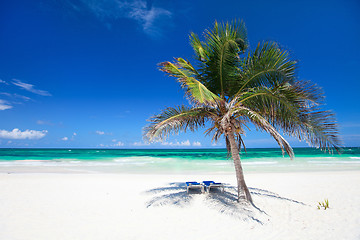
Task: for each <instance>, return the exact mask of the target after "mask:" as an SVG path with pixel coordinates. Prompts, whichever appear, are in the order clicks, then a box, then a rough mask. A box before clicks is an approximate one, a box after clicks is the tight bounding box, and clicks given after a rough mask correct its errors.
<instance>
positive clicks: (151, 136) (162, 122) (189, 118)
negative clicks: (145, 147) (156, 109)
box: [144, 106, 212, 141]
mask: <svg viewBox="0 0 360 240" xmlns="http://www.w3.org/2000/svg"><path fill="white" fill-rule="evenodd" d="M211 113H212V110H211V109H208V108H204V107H196V108H191V107H186V106H178V107H176V108H172V107H169V108H166V109H165V110H163V111H162V112H161V113H160V114H158V115H156V116H153V117H152V118H150V119H149V122H150V124H149V125H148V126H147V127H146V128H145V129H144V132H145V136H146V139H147V140H149V141H156V140H165V139H166V138H167V136H168V135H169V134H170V133H173V134H178V133H179V132H180V131H184V132H186V131H187V130H190V131H195V130H196V129H198V128H199V127H202V126H204V125H205V122H206V120H207V119H209V118H211Z"/></svg>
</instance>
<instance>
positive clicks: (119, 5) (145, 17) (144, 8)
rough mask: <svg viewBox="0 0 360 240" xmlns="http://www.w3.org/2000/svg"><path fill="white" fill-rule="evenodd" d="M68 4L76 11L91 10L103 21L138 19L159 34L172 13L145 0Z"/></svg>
mask: <svg viewBox="0 0 360 240" xmlns="http://www.w3.org/2000/svg"><path fill="white" fill-rule="evenodd" d="M68 4H70V6H71V7H72V9H74V10H76V11H84V10H85V11H89V12H91V13H92V14H94V15H95V16H96V17H97V18H99V19H100V20H101V21H104V22H106V24H109V23H108V20H117V19H120V18H129V19H132V20H134V21H136V22H137V23H138V24H139V25H140V26H141V27H142V29H143V31H144V32H145V33H147V34H149V35H157V34H159V33H160V31H161V27H162V26H163V25H164V24H168V23H169V19H171V17H172V13H171V12H170V11H169V10H166V9H164V8H161V7H157V6H154V5H153V3H152V1H148V2H147V1H145V0H125V1H124V0H93V1H89V0H80V2H79V1H73V0H69V1H68Z"/></svg>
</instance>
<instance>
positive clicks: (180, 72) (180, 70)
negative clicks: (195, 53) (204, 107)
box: [159, 58, 221, 105]
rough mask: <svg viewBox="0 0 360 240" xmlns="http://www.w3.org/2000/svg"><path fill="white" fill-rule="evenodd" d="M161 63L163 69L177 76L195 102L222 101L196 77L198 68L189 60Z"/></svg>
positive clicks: (211, 103)
mask: <svg viewBox="0 0 360 240" xmlns="http://www.w3.org/2000/svg"><path fill="white" fill-rule="evenodd" d="M159 65H160V70H161V71H163V72H166V73H167V74H169V75H170V76H172V77H175V78H176V79H177V80H178V82H180V83H181V87H182V88H183V89H185V93H186V95H187V96H188V98H189V99H190V101H192V102H193V103H195V104H210V105H215V104H216V101H221V99H220V98H219V97H218V96H217V95H216V94H214V93H213V92H211V91H210V90H209V89H207V88H206V87H205V86H204V85H203V84H202V83H201V82H199V81H198V80H196V79H195V78H194V75H196V70H195V69H194V68H193V67H192V65H191V64H190V63H189V62H186V61H185V60H183V59H181V58H178V59H176V62H175V63H171V62H163V63H160V64H159Z"/></svg>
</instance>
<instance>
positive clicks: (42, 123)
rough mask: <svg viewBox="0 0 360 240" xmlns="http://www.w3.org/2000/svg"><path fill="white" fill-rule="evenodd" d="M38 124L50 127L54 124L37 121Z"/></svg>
mask: <svg viewBox="0 0 360 240" xmlns="http://www.w3.org/2000/svg"><path fill="white" fill-rule="evenodd" d="M36 123H37V124H39V125H49V126H53V125H54V124H53V123H52V122H50V121H44V120H37V121H36Z"/></svg>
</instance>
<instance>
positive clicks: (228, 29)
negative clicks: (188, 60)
mask: <svg viewBox="0 0 360 240" xmlns="http://www.w3.org/2000/svg"><path fill="white" fill-rule="evenodd" d="M190 41H191V44H192V46H193V48H194V51H195V54H196V56H197V59H198V60H200V61H201V64H200V65H201V67H200V70H201V76H202V78H201V81H202V83H203V84H204V85H205V86H206V87H207V88H208V89H209V90H210V91H212V92H214V93H215V94H217V95H218V96H220V97H221V98H224V96H225V95H227V93H228V92H229V91H230V87H231V81H233V79H234V77H236V75H237V72H238V70H239V68H238V61H239V54H241V53H243V52H244V51H245V50H246V49H247V47H248V42H247V33H246V28H245V24H244V23H243V22H242V21H241V22H239V21H234V22H232V23H231V24H230V23H225V24H218V23H217V22H215V24H214V27H213V29H210V30H206V31H205V39H204V42H201V41H200V40H199V38H198V37H197V35H195V34H192V35H191V37H190Z"/></svg>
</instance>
